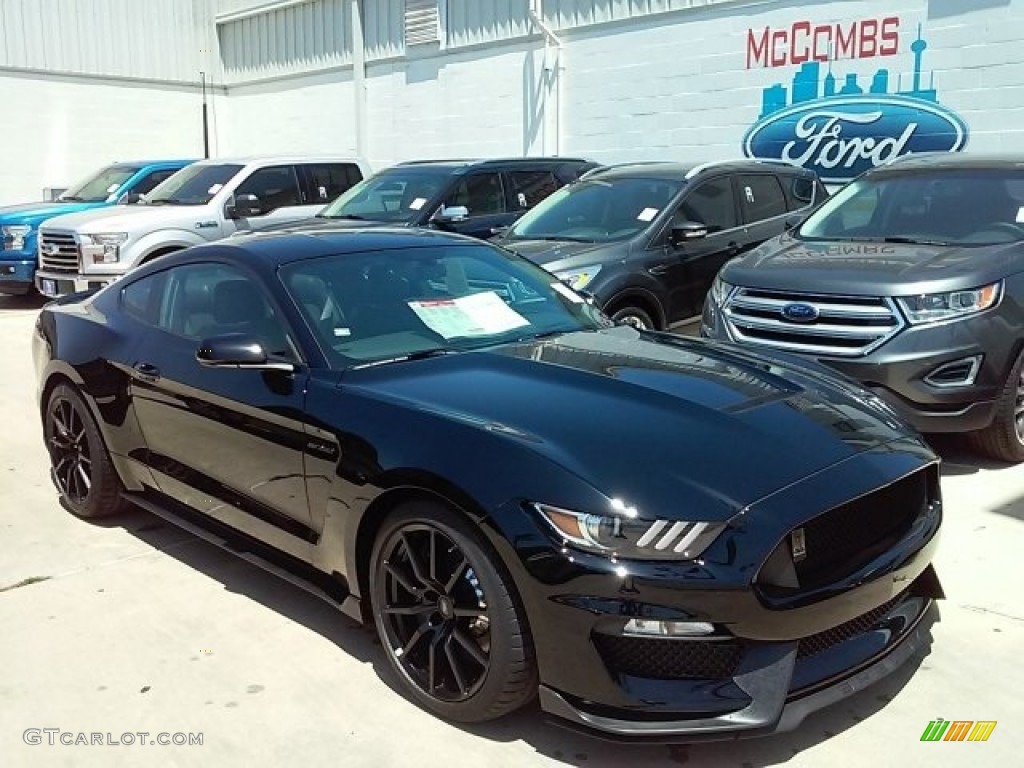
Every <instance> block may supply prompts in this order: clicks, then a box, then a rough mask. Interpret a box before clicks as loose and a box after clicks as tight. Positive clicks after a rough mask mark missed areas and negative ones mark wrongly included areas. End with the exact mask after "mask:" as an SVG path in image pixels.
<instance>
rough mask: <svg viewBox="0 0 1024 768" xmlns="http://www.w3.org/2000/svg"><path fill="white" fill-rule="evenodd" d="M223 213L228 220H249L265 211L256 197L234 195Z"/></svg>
mask: <svg viewBox="0 0 1024 768" xmlns="http://www.w3.org/2000/svg"><path fill="white" fill-rule="evenodd" d="M224 213H225V215H226V216H227V217H228V218H229V219H249V218H252V217H253V216H262V215H263V214H264V213H266V211H265V210H264V209H263V204H262V203H261V202H260V199H259V198H258V197H256V195H235V197H234V199H233V200H232V201H231V202H230V203H228V206H227V208H226V209H225V211H224Z"/></svg>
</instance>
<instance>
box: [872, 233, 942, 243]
mask: <svg viewBox="0 0 1024 768" xmlns="http://www.w3.org/2000/svg"><path fill="white" fill-rule="evenodd" d="M882 242H883V243H904V244H906V245H950V243H947V242H946V241H945V240H929V239H927V238H922V237H904V236H903V235H892V236H890V237H883V238H882Z"/></svg>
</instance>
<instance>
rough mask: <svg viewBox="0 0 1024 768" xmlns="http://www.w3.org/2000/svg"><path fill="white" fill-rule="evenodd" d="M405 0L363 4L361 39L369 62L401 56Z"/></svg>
mask: <svg viewBox="0 0 1024 768" xmlns="http://www.w3.org/2000/svg"><path fill="white" fill-rule="evenodd" d="M404 14H405V0H373V2H370V3H364V4H363V30H364V31H363V39H364V41H365V44H366V58H367V59H369V60H371V61H372V60H374V59H386V58H390V57H392V56H401V55H402V52H403V51H404V50H405V29H404V24H405V18H404Z"/></svg>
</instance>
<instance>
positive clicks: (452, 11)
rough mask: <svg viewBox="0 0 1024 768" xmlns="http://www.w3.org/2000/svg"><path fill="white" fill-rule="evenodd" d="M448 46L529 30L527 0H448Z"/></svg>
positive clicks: (516, 35)
mask: <svg viewBox="0 0 1024 768" xmlns="http://www.w3.org/2000/svg"><path fill="white" fill-rule="evenodd" d="M447 2H448V17H447V41H448V45H449V46H460V45H473V44H475V43H485V42H488V41H491V40H506V39H508V38H510V37H519V36H521V35H525V34H528V33H529V32H530V0H447Z"/></svg>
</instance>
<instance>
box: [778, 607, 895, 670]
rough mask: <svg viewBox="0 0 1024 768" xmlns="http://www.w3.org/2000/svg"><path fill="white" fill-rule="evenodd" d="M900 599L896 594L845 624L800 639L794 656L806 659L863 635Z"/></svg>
mask: <svg viewBox="0 0 1024 768" xmlns="http://www.w3.org/2000/svg"><path fill="white" fill-rule="evenodd" d="M902 599H903V595H897V596H896V597H894V598H893V599H892V600H890V601H889V602H887V603H883V604H882V605H880V606H878V607H877V608H875V609H873V610H870V611H868V612H867V613H865V614H862V615H860V616H857V617H856V618H854V619H850V620H849V621H848V622H846V623H845V624H840V625H839V626H838V627H832V629H826V630H825V631H824V632H819V633H818V634H816V635H809V636H808V637H805V638H803V639H801V640H800V644H799V646H798V647H797V652H796V657H797V658H798V659H806V658H807V657H809V656H814V655H815V654H818V653H822V652H824V651H827V650H828V649H829V648H831V647H833V646H835V645H839V644H840V643H845V642H846V641H847V640H851V639H853V638H854V637H857V635H863V634H864V633H865V632H867V631H868V630H869V629H871V628H872V627H873V626H875V624H877V623H878V621H879V619H881V618H882V617H883V616H885V614H887V613H888V612H889V611H891V610H892V609H893V608H894V607H895V606H896V604H897V603H899V602H900V601H901V600H902Z"/></svg>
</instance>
